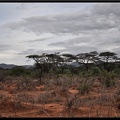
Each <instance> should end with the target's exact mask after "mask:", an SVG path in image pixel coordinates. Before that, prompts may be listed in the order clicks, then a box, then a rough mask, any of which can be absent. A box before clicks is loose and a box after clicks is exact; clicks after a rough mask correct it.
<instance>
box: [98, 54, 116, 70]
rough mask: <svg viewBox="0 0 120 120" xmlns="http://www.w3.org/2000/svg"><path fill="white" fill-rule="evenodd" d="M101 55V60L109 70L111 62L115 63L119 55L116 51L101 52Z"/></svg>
mask: <svg viewBox="0 0 120 120" xmlns="http://www.w3.org/2000/svg"><path fill="white" fill-rule="evenodd" d="M99 57H100V59H101V61H102V62H103V66H104V69H105V70H107V71H109V66H108V65H109V64H110V62H112V63H113V65H114V63H115V61H116V60H117V56H116V53H114V52H101V53H100V54H99Z"/></svg>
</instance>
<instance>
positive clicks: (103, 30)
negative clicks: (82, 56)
mask: <svg viewBox="0 0 120 120" xmlns="http://www.w3.org/2000/svg"><path fill="white" fill-rule="evenodd" d="M91 51H98V52H104V51H111V52H115V53H117V54H118V56H120V3H93V2H91V3H86V2H85V3H83V2H81V3H78V2H76V3H69V2H68V3H62V2H61V3H53V2H51V3H40V2H38V3H0V63H7V64H16V65H27V64H33V63H34V61H33V60H30V61H28V59H27V58H26V56H27V55H31V54H41V53H55V52H61V53H72V54H78V53H85V52H91Z"/></svg>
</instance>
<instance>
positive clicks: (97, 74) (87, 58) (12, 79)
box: [0, 51, 120, 117]
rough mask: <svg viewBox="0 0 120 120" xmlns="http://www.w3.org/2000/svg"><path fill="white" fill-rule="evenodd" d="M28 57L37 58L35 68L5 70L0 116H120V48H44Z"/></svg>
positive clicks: (0, 85) (1, 80)
mask: <svg viewBox="0 0 120 120" xmlns="http://www.w3.org/2000/svg"><path fill="white" fill-rule="evenodd" d="M26 59H30V60H34V62H35V64H34V67H32V68H29V69H25V68H24V67H15V68H13V69H10V70H7V69H6V70H4V69H0V117H120V58H119V57H118V56H117V54H116V53H113V52H102V53H98V52H97V51H93V52H90V53H80V54H77V55H74V54H61V53H52V54H47V53H43V54H41V55H28V56H26ZM72 62H74V63H77V64H78V66H73V65H72Z"/></svg>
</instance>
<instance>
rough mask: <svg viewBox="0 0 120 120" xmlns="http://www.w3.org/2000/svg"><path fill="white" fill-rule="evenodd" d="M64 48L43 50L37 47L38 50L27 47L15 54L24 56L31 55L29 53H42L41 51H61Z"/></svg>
mask: <svg viewBox="0 0 120 120" xmlns="http://www.w3.org/2000/svg"><path fill="white" fill-rule="evenodd" d="M63 51H64V50H43V49H39V50H36V49H27V50H25V51H22V52H19V53H16V54H17V55H24V56H27V55H31V54H38V55H39V54H42V53H55V52H63Z"/></svg>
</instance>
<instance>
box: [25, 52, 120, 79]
mask: <svg viewBox="0 0 120 120" xmlns="http://www.w3.org/2000/svg"><path fill="white" fill-rule="evenodd" d="M26 57H27V58H28V59H33V60H34V61H35V64H34V65H35V66H36V68H37V69H38V70H39V75H40V79H41V77H42V75H43V73H49V72H51V71H55V70H56V69H57V70H59V72H60V73H61V74H63V73H64V70H65V69H66V68H69V69H71V71H72V70H73V67H72V66H70V63H72V62H76V63H78V64H79V65H80V66H82V67H80V69H82V68H85V71H86V72H89V69H90V66H96V67H98V68H99V69H100V70H101V71H103V70H106V71H108V72H109V71H112V70H114V69H115V64H116V63H119V62H120V58H119V57H118V56H117V54H116V53H114V52H101V53H98V52H97V51H92V52H89V53H80V54H77V55H75V54H68V53H66V54H61V53H60V52H57V53H49V54H48V53H42V54H41V55H36V54H33V55H28V56H26Z"/></svg>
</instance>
